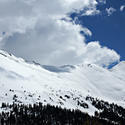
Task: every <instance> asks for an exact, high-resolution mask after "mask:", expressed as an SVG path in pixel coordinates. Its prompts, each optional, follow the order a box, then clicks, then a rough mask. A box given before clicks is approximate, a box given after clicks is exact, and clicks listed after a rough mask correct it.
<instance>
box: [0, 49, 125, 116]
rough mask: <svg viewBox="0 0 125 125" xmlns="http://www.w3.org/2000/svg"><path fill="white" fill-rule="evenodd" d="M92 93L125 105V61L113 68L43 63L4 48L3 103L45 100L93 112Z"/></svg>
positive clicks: (0, 64)
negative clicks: (81, 103) (28, 61)
mask: <svg viewBox="0 0 125 125" xmlns="http://www.w3.org/2000/svg"><path fill="white" fill-rule="evenodd" d="M88 95H89V96H92V97H95V98H96V97H97V98H99V99H103V100H105V101H108V102H111V103H112V102H114V103H116V104H118V105H121V106H123V107H125V62H120V63H119V64H118V65H116V66H115V67H113V68H112V69H110V70H109V69H105V68H102V67H99V66H97V65H95V64H80V65H75V66H70V65H65V66H60V67H55V66H45V65H44V66H41V65H39V64H36V63H27V62H26V61H24V60H23V59H22V58H17V57H15V56H13V55H11V54H8V53H6V52H4V51H2V50H0V103H2V102H8V103H12V102H13V101H14V100H15V99H16V101H17V102H18V103H24V104H28V103H32V104H33V103H37V102H42V103H43V104H48V103H49V104H51V105H59V106H62V107H66V108H72V109H80V110H81V111H84V112H88V113H89V114H93V113H94V111H95V110H96V109H95V107H93V106H92V105H91V104H90V103H89V102H87V101H86V100H85V98H86V96H88ZM78 101H80V102H85V103H87V104H88V106H89V108H88V109H87V108H83V107H81V106H79V105H78V104H77V102H78Z"/></svg>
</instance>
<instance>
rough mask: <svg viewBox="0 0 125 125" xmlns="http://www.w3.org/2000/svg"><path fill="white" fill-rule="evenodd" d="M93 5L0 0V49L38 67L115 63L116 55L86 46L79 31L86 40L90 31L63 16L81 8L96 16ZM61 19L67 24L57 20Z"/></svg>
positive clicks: (74, 0)
mask: <svg viewBox="0 0 125 125" xmlns="http://www.w3.org/2000/svg"><path fill="white" fill-rule="evenodd" d="M96 5H97V2H96V0H53V1H52V0H18V1H17V0H11V1H10V0H0V34H1V35H0V40H1V48H2V49H4V50H7V51H9V52H11V53H13V54H15V55H16V56H21V57H23V58H25V59H28V60H35V61H37V62H40V63H41V64H51V65H63V64H78V63H83V62H89V63H96V64H98V65H108V64H110V63H112V62H114V61H118V60H119V55H118V54H117V53H116V52H115V51H113V50H110V49H108V48H102V47H101V46H100V45H99V43H98V42H90V43H89V44H86V39H85V36H82V35H81V34H80V31H83V32H84V33H85V34H86V35H89V36H91V35H92V33H91V31H90V30H89V29H87V28H85V27H81V26H80V25H78V24H77V25H76V24H75V23H73V22H71V21H69V20H71V19H70V18H68V17H67V16H66V14H67V13H70V12H72V11H76V10H77V11H79V10H80V9H83V8H87V10H92V11H91V13H90V12H89V14H91V15H92V14H95V13H96V12H97V10H96ZM63 17H64V18H67V21H64V20H60V19H61V18H63ZM3 32H5V33H3Z"/></svg>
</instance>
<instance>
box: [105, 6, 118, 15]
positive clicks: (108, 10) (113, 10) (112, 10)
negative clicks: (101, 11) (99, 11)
mask: <svg viewBox="0 0 125 125" xmlns="http://www.w3.org/2000/svg"><path fill="white" fill-rule="evenodd" d="M115 11H116V9H115V8H113V7H110V8H106V12H107V14H108V16H111V15H112V14H113V13H114V12H115Z"/></svg>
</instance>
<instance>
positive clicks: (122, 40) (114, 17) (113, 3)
mask: <svg viewBox="0 0 125 125" xmlns="http://www.w3.org/2000/svg"><path fill="white" fill-rule="evenodd" d="M122 5H125V0H107V1H106V4H102V5H100V4H99V6H98V7H97V8H98V9H99V10H100V11H101V13H100V14H97V15H93V16H81V14H76V13H73V14H72V18H74V17H78V20H79V23H80V24H81V25H83V26H86V27H87V28H88V29H89V30H91V31H92V34H93V35H92V36H90V37H87V41H86V42H89V41H96V40H98V41H100V44H101V45H102V46H107V47H109V48H111V49H114V50H115V51H117V52H118V53H119V54H120V56H121V60H125V8H124V10H123V11H120V7H121V6H122ZM110 7H112V8H114V9H116V11H115V12H113V13H112V14H111V15H110V16H108V14H107V12H106V8H110Z"/></svg>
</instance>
